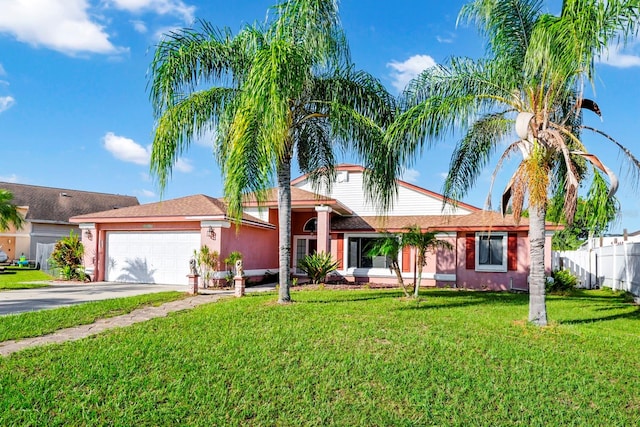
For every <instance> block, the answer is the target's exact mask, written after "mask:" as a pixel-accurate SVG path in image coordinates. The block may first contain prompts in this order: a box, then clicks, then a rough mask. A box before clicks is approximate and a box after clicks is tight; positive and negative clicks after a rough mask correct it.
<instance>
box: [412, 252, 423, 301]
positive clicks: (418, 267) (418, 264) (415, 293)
mask: <svg viewBox="0 0 640 427" xmlns="http://www.w3.org/2000/svg"><path fill="white" fill-rule="evenodd" d="M423 266H424V256H423V255H418V260H417V261H416V270H417V271H418V276H417V278H416V282H415V283H416V288H415V289H414V291H413V297H414V298H418V294H419V292H420V283H421V282H422V267H423Z"/></svg>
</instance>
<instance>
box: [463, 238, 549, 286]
mask: <svg viewBox="0 0 640 427" xmlns="http://www.w3.org/2000/svg"><path fill="white" fill-rule="evenodd" d="M465 243H466V233H459V234H458V238H457V243H456V252H457V258H458V259H457V262H456V266H457V267H456V286H457V287H459V288H468V289H491V290H511V289H516V290H528V289H529V284H528V276H529V247H530V246H529V237H528V234H527V232H518V233H517V268H516V270H513V271H506V272H484V271H476V270H475V269H467V266H466V246H465ZM545 243H546V247H545V249H546V250H545V267H546V268H547V269H550V265H551V264H550V262H551V236H548V237H547V238H546V240H545ZM549 271H550V270H549Z"/></svg>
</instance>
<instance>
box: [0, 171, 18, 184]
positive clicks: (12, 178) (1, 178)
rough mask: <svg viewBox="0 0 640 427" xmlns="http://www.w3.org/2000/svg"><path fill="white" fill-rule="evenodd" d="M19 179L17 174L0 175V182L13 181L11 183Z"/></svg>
mask: <svg viewBox="0 0 640 427" xmlns="http://www.w3.org/2000/svg"><path fill="white" fill-rule="evenodd" d="M19 180H20V179H19V178H18V175H16V174H15V173H14V174H11V175H5V176H0V181H2V182H13V183H17V182H18V181H19Z"/></svg>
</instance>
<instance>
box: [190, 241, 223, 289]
mask: <svg viewBox="0 0 640 427" xmlns="http://www.w3.org/2000/svg"><path fill="white" fill-rule="evenodd" d="M194 258H195V260H196V262H197V264H198V272H199V273H200V278H201V280H202V286H203V287H204V288H205V289H206V288H208V287H209V285H210V284H211V280H212V279H213V278H214V277H215V275H216V273H217V272H218V268H219V265H220V254H218V251H211V249H209V246H207V245H202V247H201V248H200V250H199V251H194Z"/></svg>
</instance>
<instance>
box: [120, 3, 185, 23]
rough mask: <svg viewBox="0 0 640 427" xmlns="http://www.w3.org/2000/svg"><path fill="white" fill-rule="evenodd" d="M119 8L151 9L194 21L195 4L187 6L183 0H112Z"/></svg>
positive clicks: (140, 10)
mask: <svg viewBox="0 0 640 427" xmlns="http://www.w3.org/2000/svg"><path fill="white" fill-rule="evenodd" d="M110 3H111V4H113V5H114V6H115V7H116V8H117V9H122V10H127V11H129V12H135V13H140V12H145V11H151V12H154V13H157V14H158V15H177V16H181V17H182V19H183V20H184V21H185V22H193V19H194V13H195V10H196V8H195V6H187V5H186V4H185V3H184V2H183V1H182V0H111V2H110Z"/></svg>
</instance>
